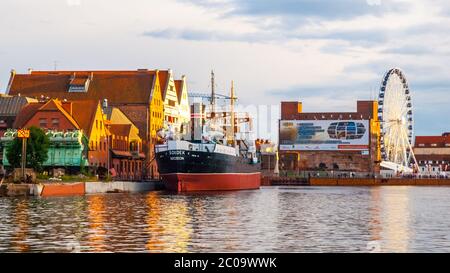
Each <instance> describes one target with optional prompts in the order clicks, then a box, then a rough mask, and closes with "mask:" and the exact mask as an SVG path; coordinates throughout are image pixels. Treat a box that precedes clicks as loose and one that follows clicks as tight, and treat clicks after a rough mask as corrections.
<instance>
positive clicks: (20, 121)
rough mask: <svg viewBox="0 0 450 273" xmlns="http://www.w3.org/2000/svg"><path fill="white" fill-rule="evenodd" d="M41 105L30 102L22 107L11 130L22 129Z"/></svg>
mask: <svg viewBox="0 0 450 273" xmlns="http://www.w3.org/2000/svg"><path fill="white" fill-rule="evenodd" d="M42 105H43V104H42V103H38V102H32V103H30V104H28V105H26V106H25V107H23V108H22V110H21V111H20V112H19V114H18V115H17V117H16V120H15V121H14V124H13V128H22V127H23V126H24V125H25V124H26V123H27V122H28V121H29V120H30V119H31V118H32V117H33V116H34V115H35V114H36V113H37V111H39V108H41V107H42Z"/></svg>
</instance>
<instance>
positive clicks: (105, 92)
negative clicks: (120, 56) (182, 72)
mask: <svg viewBox="0 0 450 273" xmlns="http://www.w3.org/2000/svg"><path fill="white" fill-rule="evenodd" d="M161 74H164V73H161ZM89 76H91V81H90V83H89V88H88V89H87V92H69V87H70V83H71V81H72V80H74V79H75V80H74V81H75V83H77V84H79V83H81V85H84V83H83V81H85V80H86V79H87V77H89ZM155 78H156V73H155V71H150V70H137V71H33V72H31V74H15V75H14V77H13V78H12V83H11V87H10V89H9V94H10V95H17V94H21V95H22V96H29V97H36V98H39V97H41V96H42V95H43V96H45V97H49V98H59V99H67V100H103V99H108V101H109V102H110V103H122V104H125V103H138V104H143V103H148V102H149V101H150V99H151V95H152V94H151V92H152V91H153V87H154V80H155Z"/></svg>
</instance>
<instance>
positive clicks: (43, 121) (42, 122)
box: [39, 118, 47, 128]
mask: <svg viewBox="0 0 450 273" xmlns="http://www.w3.org/2000/svg"><path fill="white" fill-rule="evenodd" d="M39 127H41V128H47V119H46V118H40V119H39Z"/></svg>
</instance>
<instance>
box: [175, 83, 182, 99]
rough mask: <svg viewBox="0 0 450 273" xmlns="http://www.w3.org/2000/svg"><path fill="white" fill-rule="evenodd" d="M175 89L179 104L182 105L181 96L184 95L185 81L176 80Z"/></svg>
mask: <svg viewBox="0 0 450 273" xmlns="http://www.w3.org/2000/svg"><path fill="white" fill-rule="evenodd" d="M175 89H176V90H177V98H178V103H181V96H182V95H183V93H182V92H183V81H182V80H175Z"/></svg>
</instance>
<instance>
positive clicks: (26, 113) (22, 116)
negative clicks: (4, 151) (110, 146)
mask: <svg viewBox="0 0 450 273" xmlns="http://www.w3.org/2000/svg"><path fill="white" fill-rule="evenodd" d="M70 103H72V115H70V113H68V112H67V111H66V110H65V109H64V108H63V107H62V105H61V102H60V101H58V100H50V101H48V102H38V103H30V104H28V105H27V106H25V107H24V108H23V109H22V111H21V112H20V113H19V115H18V116H17V118H16V120H15V122H14V125H13V127H14V128H21V127H23V126H24V125H25V124H26V123H27V122H28V121H29V120H30V119H31V118H32V117H33V116H34V115H35V114H36V113H37V112H38V111H49V110H57V111H60V112H61V113H63V114H64V116H65V117H66V118H67V119H68V120H69V121H70V122H71V123H72V124H73V125H74V126H75V127H76V128H78V129H83V131H84V133H85V135H86V136H89V135H90V132H91V129H92V125H93V123H94V122H93V120H94V117H95V114H96V112H97V109H98V107H99V102H98V101H73V102H70Z"/></svg>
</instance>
